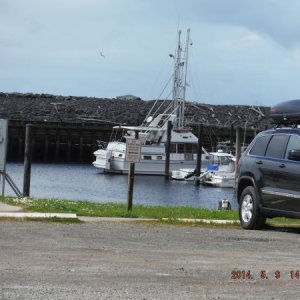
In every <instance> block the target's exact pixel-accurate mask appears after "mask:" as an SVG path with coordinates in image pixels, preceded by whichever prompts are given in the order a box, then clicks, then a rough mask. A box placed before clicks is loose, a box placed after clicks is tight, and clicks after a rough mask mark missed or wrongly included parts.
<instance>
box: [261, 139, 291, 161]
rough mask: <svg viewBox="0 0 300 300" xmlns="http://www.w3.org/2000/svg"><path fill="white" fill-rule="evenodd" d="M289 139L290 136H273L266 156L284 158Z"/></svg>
mask: <svg viewBox="0 0 300 300" xmlns="http://www.w3.org/2000/svg"><path fill="white" fill-rule="evenodd" d="M288 139H289V136H288V135H273V137H272V139H271V141H270V143H269V145H268V149H267V151H266V156H267V157H275V158H283V157H284V153H285V148H286V144H287V141H288Z"/></svg>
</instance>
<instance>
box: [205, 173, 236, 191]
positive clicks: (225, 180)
mask: <svg viewBox="0 0 300 300" xmlns="http://www.w3.org/2000/svg"><path fill="white" fill-rule="evenodd" d="M201 183H202V184H203V185H207V186H214V187H222V188H225V187H226V188H227V187H229V188H233V187H234V186H235V172H231V173H229V172H222V171H221V172H207V173H206V174H205V175H203V177H202V178H201Z"/></svg>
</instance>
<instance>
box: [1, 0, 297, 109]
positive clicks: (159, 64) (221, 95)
mask: <svg viewBox="0 0 300 300" xmlns="http://www.w3.org/2000/svg"><path fill="white" fill-rule="evenodd" d="M299 15H300V1H299V0H284V1H283V0H185V1H179V0H13V1H12V0H0V92H21V93H47V94H54V95H63V96H87V97H99V98H114V97H116V96H121V95H127V94H132V95H135V96H138V97H141V98H142V99H144V100H148V99H156V98H157V97H159V95H160V94H161V91H162V89H163V88H164V86H165V84H166V82H167V81H168V79H169V77H170V76H171V74H172V72H173V60H172V59H171V58H170V57H169V54H170V53H174V51H175V46H176V38H177V31H178V29H181V30H182V32H183V36H185V34H186V30H187V29H188V28H190V29H191V40H192V44H193V45H192V46H191V47H190V55H189V57H190V60H189V68H188V71H189V76H188V83H189V87H188V90H187V94H186V99H187V100H188V101H195V102H199V103H209V104H244V105H266V106H272V105H275V104H276V103H278V102H282V101H285V100H290V99H299V98H300V84H299V79H300V18H299Z"/></svg>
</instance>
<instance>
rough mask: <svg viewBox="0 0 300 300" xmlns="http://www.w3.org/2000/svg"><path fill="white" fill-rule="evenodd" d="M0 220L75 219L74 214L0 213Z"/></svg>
mask: <svg viewBox="0 0 300 300" xmlns="http://www.w3.org/2000/svg"><path fill="white" fill-rule="evenodd" d="M0 218H23V219H24V218H37V219H41V218H42V219H46V218H60V219H77V215H76V214H67V213H66V214H65V213H39V212H0Z"/></svg>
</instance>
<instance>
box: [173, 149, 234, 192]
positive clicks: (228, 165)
mask: <svg viewBox="0 0 300 300" xmlns="http://www.w3.org/2000/svg"><path fill="white" fill-rule="evenodd" d="M195 171H196V170H195V169H192V168H182V169H179V170H175V171H172V179H175V180H195V179H196V177H195ZM234 171H235V157H234V156H233V155H232V154H229V153H226V152H223V151H222V150H219V151H217V152H210V153H209V159H208V165H207V167H206V168H202V169H201V175H200V176H199V180H200V182H201V183H203V184H206V185H212V186H222V187H233V186H234V178H235V174H234Z"/></svg>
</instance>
